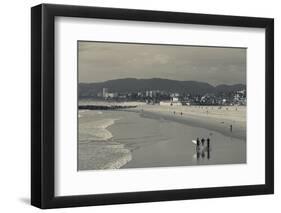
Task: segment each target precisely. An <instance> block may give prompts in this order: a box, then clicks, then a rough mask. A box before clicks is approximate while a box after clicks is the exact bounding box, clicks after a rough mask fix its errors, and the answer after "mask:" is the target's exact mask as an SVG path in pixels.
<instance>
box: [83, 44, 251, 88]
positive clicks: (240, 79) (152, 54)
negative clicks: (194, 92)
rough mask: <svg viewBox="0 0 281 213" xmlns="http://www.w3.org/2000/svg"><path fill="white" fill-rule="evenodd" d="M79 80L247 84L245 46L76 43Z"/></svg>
mask: <svg viewBox="0 0 281 213" xmlns="http://www.w3.org/2000/svg"><path fill="white" fill-rule="evenodd" d="M78 75H79V83H92V82H93V83H96V82H104V81H108V80H115V79H122V78H137V79H150V78H163V79H171V80H180V81H199V82H206V83H209V84H211V85H214V86H216V85H219V84H228V85H232V84H246V49H245V48H230V47H227V48H222V47H202V46H176V45H150V44H133V43H132V44H131V43H109V42H89V41H79V42H78Z"/></svg>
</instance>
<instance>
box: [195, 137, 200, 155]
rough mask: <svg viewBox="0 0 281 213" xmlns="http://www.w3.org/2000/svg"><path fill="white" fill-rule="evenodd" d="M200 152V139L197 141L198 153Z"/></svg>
mask: <svg viewBox="0 0 281 213" xmlns="http://www.w3.org/2000/svg"><path fill="white" fill-rule="evenodd" d="M199 150H200V140H199V138H197V139H196V151H197V152H198V151H199Z"/></svg>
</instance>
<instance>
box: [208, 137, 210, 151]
mask: <svg viewBox="0 0 281 213" xmlns="http://www.w3.org/2000/svg"><path fill="white" fill-rule="evenodd" d="M207 149H208V151H209V150H210V138H207Z"/></svg>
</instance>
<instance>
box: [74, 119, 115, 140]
mask: <svg viewBox="0 0 281 213" xmlns="http://www.w3.org/2000/svg"><path fill="white" fill-rule="evenodd" d="M116 120H119V119H117V118H116V119H111V118H110V119H109V118H108V119H101V120H96V121H91V122H89V123H86V124H83V125H79V142H80V143H83V142H86V143H88V142H89V141H107V140H110V139H111V138H112V137H113V135H112V134H111V132H110V131H108V130H107V128H108V127H109V126H111V125H113V124H114V123H115V121H116Z"/></svg>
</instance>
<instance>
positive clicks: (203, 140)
mask: <svg viewBox="0 0 281 213" xmlns="http://www.w3.org/2000/svg"><path fill="white" fill-rule="evenodd" d="M204 143H205V139H204V138H202V139H201V144H202V146H204Z"/></svg>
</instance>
